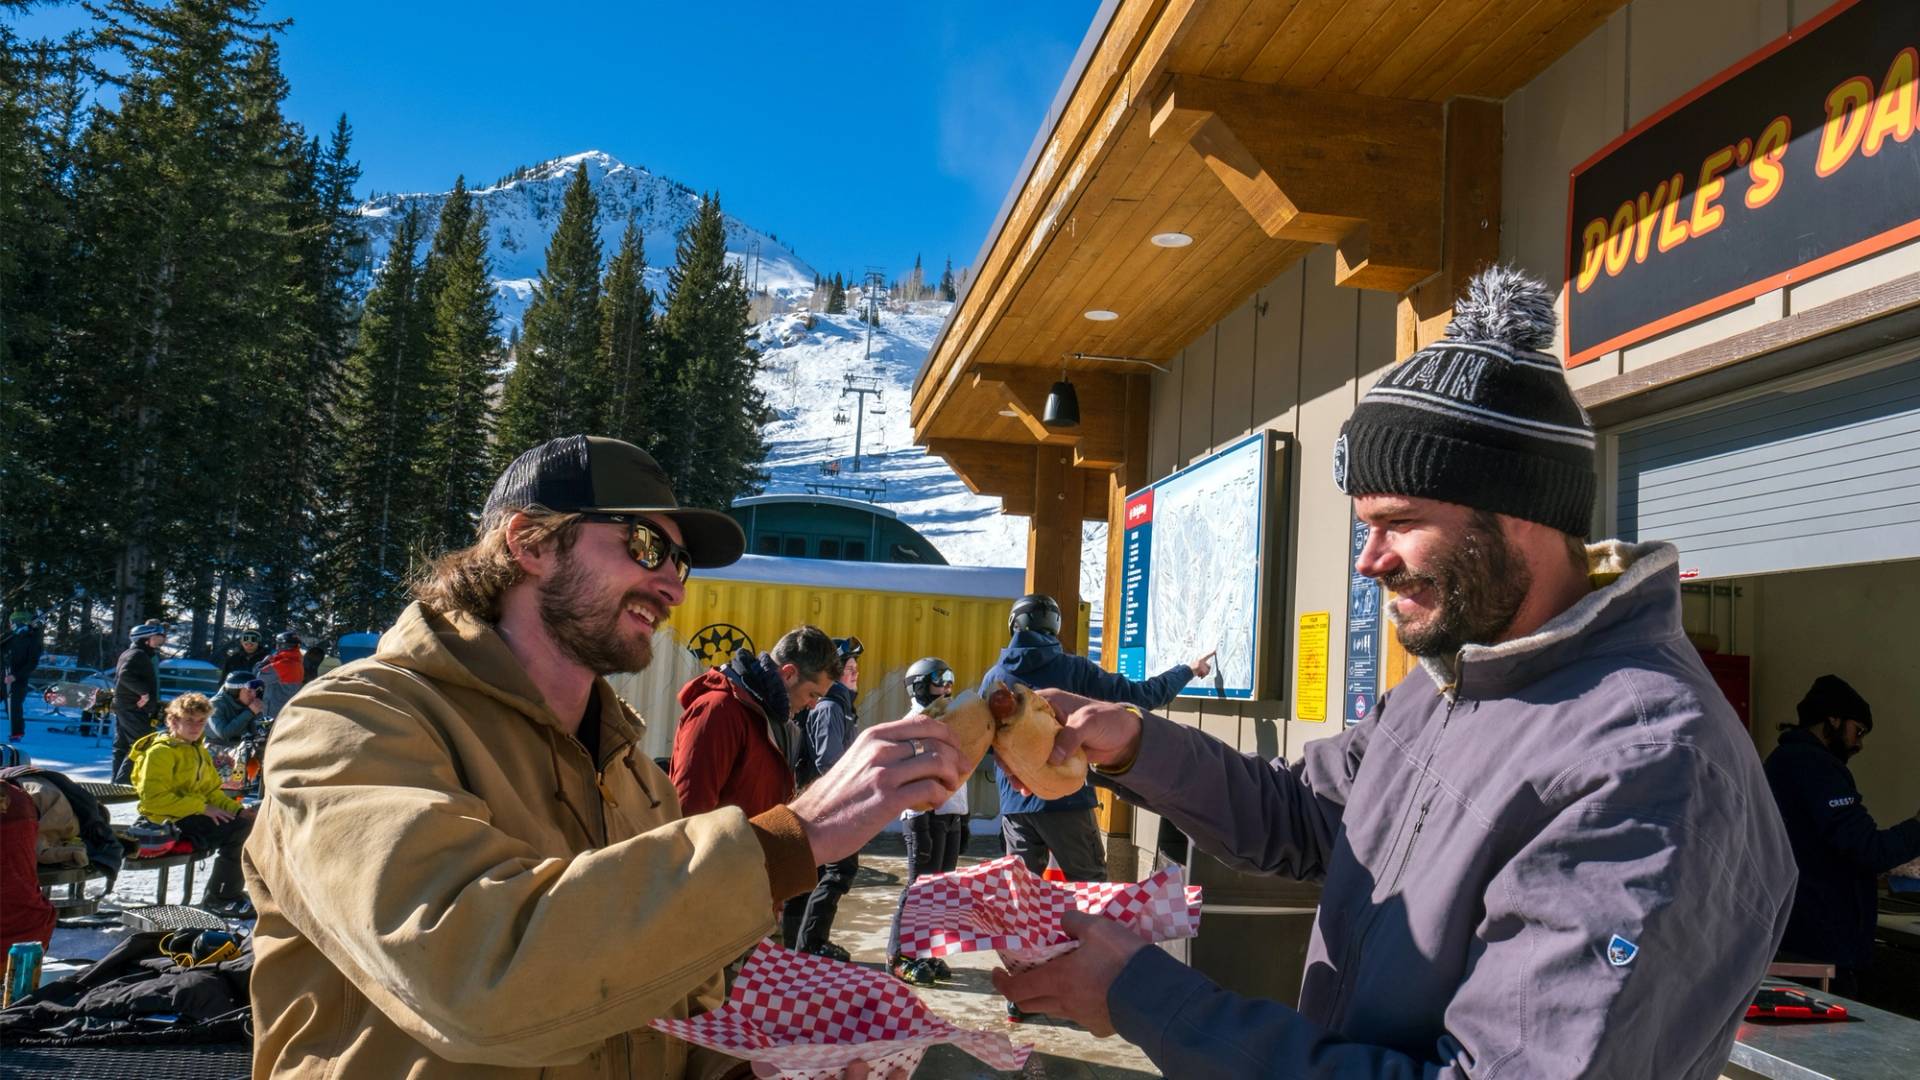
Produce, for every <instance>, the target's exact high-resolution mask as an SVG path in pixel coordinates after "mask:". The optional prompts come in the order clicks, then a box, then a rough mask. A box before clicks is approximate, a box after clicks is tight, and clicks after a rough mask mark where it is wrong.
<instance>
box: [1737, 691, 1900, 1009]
mask: <svg viewBox="0 0 1920 1080" xmlns="http://www.w3.org/2000/svg"><path fill="white" fill-rule="evenodd" d="M1796 708H1797V711H1798V712H1799V714H1800V726H1798V727H1795V728H1791V729H1789V730H1787V731H1786V732H1784V733H1782V734H1781V736H1780V745H1779V746H1777V747H1775V748H1774V751H1773V753H1772V754H1770V755H1768V756H1767V766H1766V768H1767V784H1768V786H1769V787H1771V788H1772V789H1773V798H1774V801H1775V802H1777V803H1779V804H1780V817H1781V819H1782V820H1784V821H1785V822H1786V825H1787V840H1788V842H1789V843H1790V844H1792V845H1793V858H1794V861H1795V862H1796V863H1798V864H1799V866H1800V881H1799V884H1798V885H1796V886H1795V887H1794V894H1793V913H1792V915H1790V916H1789V917H1788V920H1787V936H1786V938H1785V940H1783V941H1782V942H1781V946H1780V947H1781V951H1782V952H1784V953H1791V954H1792V955H1793V956H1794V957H1795V958H1796V959H1803V960H1810V961H1813V962H1814V963H1821V964H1832V965H1833V966H1834V979H1833V984H1832V986H1833V992H1834V993H1836V994H1839V995H1840V996H1842V997H1853V996H1855V995H1856V994H1857V993H1858V992H1859V986H1860V972H1861V970H1862V969H1864V968H1865V967H1867V966H1868V965H1869V964H1870V963H1872V961H1873V931H1874V924H1875V914H1876V907H1877V904H1876V896H1875V893H1876V885H1877V881H1878V879H1879V876H1880V875H1881V874H1884V873H1886V872H1887V871H1888V870H1891V869H1893V868H1894V867H1896V866H1899V865H1900V864H1902V863H1904V862H1908V861H1910V860H1912V859H1915V858H1920V815H1916V816H1915V817H1913V818H1909V819H1907V820H1906V821H1902V822H1900V823H1899V824H1898V825H1894V826H1893V827H1891V828H1886V829H1882V828H1880V827H1879V826H1878V825H1876V824H1875V823H1874V820H1873V815H1871V814H1869V813H1867V807H1866V803H1865V801H1864V800H1862V799H1861V797H1860V788H1859V787H1858V786H1856V785H1855V784H1854V782H1853V773H1852V771H1851V770H1849V769H1848V768H1847V759H1848V758H1851V757H1852V756H1853V755H1855V754H1857V753H1859V752H1860V750H1861V747H1862V745H1863V744H1864V743H1865V741H1866V738H1867V735H1868V733H1869V732H1871V731H1872V730H1873V710H1872V709H1871V708H1870V707H1869V706H1868V705H1867V702H1866V699H1865V698H1862V697H1861V696H1860V694H1859V693H1858V692H1857V691H1855V690H1854V688H1853V687H1851V686H1849V685H1847V683H1846V682H1845V680H1843V679H1841V678H1840V677H1839V676H1837V675H1822V676H1820V677H1819V678H1817V679H1815V680H1813V685H1812V686H1811V687H1809V688H1808V689H1807V694H1806V696H1805V697H1804V698H1801V699H1800V704H1799V705H1798V706H1797V707H1796Z"/></svg>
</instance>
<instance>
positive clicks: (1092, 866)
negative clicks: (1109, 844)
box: [1000, 807, 1107, 881]
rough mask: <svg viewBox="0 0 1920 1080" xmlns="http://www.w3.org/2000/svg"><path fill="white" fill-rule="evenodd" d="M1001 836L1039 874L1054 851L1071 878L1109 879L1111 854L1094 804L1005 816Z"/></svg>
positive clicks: (1074, 879)
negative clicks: (1096, 819)
mask: <svg viewBox="0 0 1920 1080" xmlns="http://www.w3.org/2000/svg"><path fill="white" fill-rule="evenodd" d="M1000 838H1001V840H1003V841H1005V842H1006V845H1007V854H1009V855H1018V856H1020V858H1021V859H1022V860H1024V861H1025V862H1026V864H1027V869H1029V870H1031V871H1033V872H1034V873H1036V874H1042V873H1045V872H1046V869H1047V853H1048V852H1052V853H1053V858H1054V860H1055V861H1056V862H1058V863H1059V864H1060V872H1061V873H1063V874H1065V875H1067V880H1068V881H1105V880H1107V854H1106V850H1105V849H1104V848H1103V847H1102V846H1101V844H1100V827H1099V826H1097V825H1095V824H1094V822H1093V809H1092V808H1091V807H1088V808H1087V809H1084V810H1051V811H1042V812H1041V813H1037V814H1006V815H1003V816H1002V817H1001V819H1000Z"/></svg>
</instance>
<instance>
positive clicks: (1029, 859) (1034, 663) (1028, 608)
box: [980, 593, 1213, 881]
mask: <svg viewBox="0 0 1920 1080" xmlns="http://www.w3.org/2000/svg"><path fill="white" fill-rule="evenodd" d="M1007 630H1008V632H1009V633H1010V634H1012V635H1013V637H1012V640H1010V641H1009V642H1007V647H1006V648H1004V649H1002V650H1000V659H999V661H998V662H996V663H995V664H994V665H993V667H992V668H990V669H988V671H987V675H986V678H984V679H981V680H980V693H981V694H983V695H984V694H986V693H987V692H988V691H990V690H991V689H992V688H993V684H994V683H996V682H1005V683H1008V684H1015V683H1024V684H1025V685H1027V686H1031V687H1035V688H1037V689H1041V690H1068V691H1071V692H1073V693H1075V694H1079V695H1080V696H1081V697H1087V698H1092V699H1094V700H1095V701H1112V702H1117V703H1119V704H1122V705H1134V706H1137V707H1139V708H1142V709H1158V708H1160V707H1161V706H1163V705H1165V704H1167V703H1168V702H1170V701H1172V700H1173V698H1174V695H1176V694H1178V693H1179V692H1180V691H1181V689H1182V688H1184V687H1185V686H1186V685H1187V684H1188V683H1189V682H1192V681H1193V680H1194V679H1204V678H1206V677H1207V675H1208V673H1210V672H1211V671H1212V670H1213V665H1212V662H1211V661H1212V657H1213V654H1212V653H1208V654H1207V655H1206V656H1203V657H1201V658H1199V659H1198V660H1195V661H1194V662H1193V663H1191V664H1176V665H1174V666H1173V667H1171V668H1168V669H1167V670H1166V671H1163V672H1161V673H1160V674H1158V675H1156V676H1154V677H1153V678H1151V679H1143V680H1141V681H1139V682H1135V681H1133V680H1132V679H1129V678H1127V677H1126V676H1124V675H1120V674H1117V673H1115V672H1111V671H1103V670H1101V668H1100V666H1099V665H1097V664H1095V663H1094V662H1093V661H1091V660H1089V659H1087V658H1086V657H1084V656H1075V655H1073V654H1072V653H1070V652H1067V651H1066V650H1065V649H1063V648H1061V646H1060V604H1059V602H1058V601H1056V600H1055V599H1054V598H1053V597H1051V596H1041V595H1039V594H1038V593H1033V594H1029V595H1027V596H1023V597H1021V598H1020V599H1018V600H1016V601H1014V603H1013V612H1012V614H1011V615H1010V616H1009V617H1008V619H1007ZM994 772H995V778H996V779H997V780H998V781H999V787H1000V814H1001V818H1000V835H1001V838H1002V839H1003V840H1004V841H1005V843H1006V849H1007V854H1009V855H1018V856H1020V857H1021V859H1023V860H1024V861H1025V862H1026V864H1027V868H1028V869H1030V870H1032V871H1033V872H1034V873H1036V874H1038V873H1043V872H1045V870H1046V868H1047V856H1048V854H1052V855H1053V857H1054V858H1055V859H1056V860H1057V861H1058V862H1059V863H1060V872H1061V873H1063V874H1065V875H1066V876H1067V880H1069V881H1105V880H1107V860H1106V850H1105V848H1104V846H1103V845H1102V844H1101V843H1100V830H1099V827H1098V826H1096V825H1095V824H1094V820H1093V807H1094V803H1095V801H1096V800H1095V799H1094V795H1093V787H1092V785H1087V786H1085V787H1082V788H1081V789H1080V790H1079V791H1078V792H1075V793H1074V794H1072V795H1069V796H1067V797H1066V798H1064V799H1053V800H1051V801H1049V800H1045V799H1041V798H1040V797H1039V796H1037V795H1033V794H1030V793H1028V792H1025V791H1022V790H1020V789H1019V788H1016V787H1015V786H1014V783H1013V779H1012V778H1011V777H1009V776H1008V775H1007V771H1006V770H1005V769H1002V768H1000V767H999V765H998V763H997V762H996V763H995V766H994Z"/></svg>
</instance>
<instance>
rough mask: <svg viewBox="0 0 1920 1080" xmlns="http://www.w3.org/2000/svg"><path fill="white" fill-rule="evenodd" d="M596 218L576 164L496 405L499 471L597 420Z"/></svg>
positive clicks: (583, 171) (595, 203) (600, 390)
mask: <svg viewBox="0 0 1920 1080" xmlns="http://www.w3.org/2000/svg"><path fill="white" fill-rule="evenodd" d="M599 212H600V200H599V199H598V198H597V197H596V196H595V195H594V193H593V186H592V183H591V181H590V180H589V179H588V176H587V166H586V163H585V162H581V163H580V165H579V167H578V168H577V169H575V170H574V174H573V182H572V183H571V184H569V185H568V186H567V194H566V198H565V200H564V201H563V202H562V203H561V206H560V221H559V224H558V225H557V226H556V227H555V229H554V233H553V241H552V242H551V243H550V244H548V245H547V262H546V266H545V267H544V268H543V269H542V270H541V271H540V281H539V283H538V284H536V285H535V286H534V288H533V302H532V303H530V304H529V305H528V306H527V314H526V318H525V320H524V327H525V329H524V330H523V332H522V334H521V338H520V347H519V350H518V355H517V359H516V362H515V364H514V368H513V373H512V374H511V375H509V376H508V377H507V384H506V390H505V393H504V395H503V397H502V400H501V405H500V428H499V430H500V438H499V441H498V443H497V445H496V449H497V451H498V457H499V462H498V463H499V464H500V465H501V467H503V468H504V467H505V464H506V463H507V462H510V461H512V460H513V459H514V458H515V457H517V456H519V455H520V453H521V452H522V451H525V450H527V449H529V448H531V447H533V446H535V445H537V444H539V443H541V442H544V441H546V440H548V439H551V438H555V437H557V436H561V435H577V434H583V433H587V432H589V431H591V430H592V429H593V428H594V427H595V426H597V422H598V421H599V419H600V412H601V410H600V405H599V402H600V399H601V395H602V394H604V392H605V387H601V386H597V385H595V378H594V376H595V375H596V374H597V369H598V360H599V354H600V238H599V235H598V234H597V233H596V232H595V230H594V219H595V217H597V216H598V215H599Z"/></svg>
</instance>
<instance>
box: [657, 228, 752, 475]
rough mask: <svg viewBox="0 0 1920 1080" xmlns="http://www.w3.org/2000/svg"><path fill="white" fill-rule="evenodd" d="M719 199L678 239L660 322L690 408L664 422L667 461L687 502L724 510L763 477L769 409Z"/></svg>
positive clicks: (662, 455) (663, 456)
mask: <svg viewBox="0 0 1920 1080" xmlns="http://www.w3.org/2000/svg"><path fill="white" fill-rule="evenodd" d="M726 243H727V236H726V221H725V218H724V217H723V216H722V214H721V211H720V200H719V197H718V196H705V197H702V198H701V200H700V209H699V212H698V213H697V214H696V215H695V217H694V220H693V221H692V222H690V223H689V224H688V226H687V228H686V229H685V230H684V231H683V232H682V233H681V234H680V241H679V246H678V249H677V251H676V253H675V261H674V266H673V269H672V270H671V271H670V272H669V274H668V283H669V294H668V298H667V308H666V313H665V315H664V317H663V318H662V335H661V336H662V341H663V346H664V348H665V350H666V354H667V359H668V363H669V365H670V366H671V368H672V369H673V370H674V371H675V372H676V374H677V376H678V379H679V385H680V387H681V389H682V393H683V395H684V405H683V407H682V408H680V409H679V410H678V411H677V412H676V413H675V414H674V416H673V417H672V418H671V423H670V424H667V425H663V426H666V427H668V428H670V431H669V432H667V433H663V434H665V435H666V437H665V438H663V440H662V442H661V443H660V445H659V450H660V464H661V466H662V467H663V468H665V469H666V470H667V474H668V475H669V476H670V477H672V479H673V481H674V491H675V493H676V494H677V495H679V497H680V499H681V501H682V502H685V503H688V504H691V505H694V506H727V505H730V504H731V503H732V502H733V500H734V499H735V498H737V497H739V496H741V495H743V494H747V493H749V492H751V491H753V490H754V489H755V488H756V487H757V486H758V485H759V483H760V482H762V480H763V479H764V477H765V473H764V472H763V471H762V470H761V468H760V463H761V461H762V460H763V459H764V458H765V457H766V443H765V441H764V439H763V438H762V436H761V427H762V425H764V424H765V423H766V422H767V408H766V403H765V401H764V400H763V398H762V397H761V394H760V391H759V389H758V388H757V387H756V386H755V384H754V377H755V376H756V375H757V374H758V372H759V356H758V354H756V353H755V352H754V351H753V349H752V347H751V346H749V345H748V343H747V329H748V322H747V295H746V286H745V285H744V283H743V282H742V281H741V277H740V269H739V267H737V266H733V265H729V264H728V262H727V258H726V254H727V250H726Z"/></svg>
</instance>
